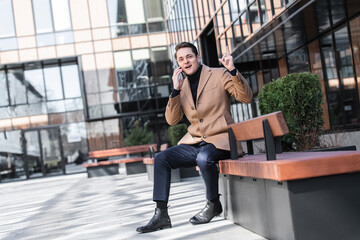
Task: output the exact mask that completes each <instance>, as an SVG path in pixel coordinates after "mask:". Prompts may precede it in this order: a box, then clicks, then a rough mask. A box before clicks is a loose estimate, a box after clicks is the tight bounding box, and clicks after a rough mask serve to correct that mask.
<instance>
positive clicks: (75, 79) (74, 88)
mask: <svg viewBox="0 0 360 240" xmlns="http://www.w3.org/2000/svg"><path fill="white" fill-rule="evenodd" d="M61 74H62V78H63V84H64V94H65V98H75V97H81V90H80V80H79V69H78V66H77V65H68V66H62V67H61Z"/></svg>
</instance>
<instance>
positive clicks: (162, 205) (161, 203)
mask: <svg viewBox="0 0 360 240" xmlns="http://www.w3.org/2000/svg"><path fill="white" fill-rule="evenodd" d="M155 202H156V208H160V209H167V202H164V201H155Z"/></svg>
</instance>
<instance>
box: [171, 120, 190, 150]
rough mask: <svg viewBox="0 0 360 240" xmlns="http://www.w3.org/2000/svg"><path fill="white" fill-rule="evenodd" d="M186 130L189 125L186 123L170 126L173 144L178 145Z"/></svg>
mask: <svg viewBox="0 0 360 240" xmlns="http://www.w3.org/2000/svg"><path fill="white" fill-rule="evenodd" d="M186 132H187V127H186V124H185V123H181V124H178V125H174V126H170V127H169V139H170V144H171V146H175V145H177V144H178V142H179V141H180V139H181V138H182V137H183V136H184V135H185V134H186Z"/></svg>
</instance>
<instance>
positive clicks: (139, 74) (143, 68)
mask: <svg viewBox="0 0 360 240" xmlns="http://www.w3.org/2000/svg"><path fill="white" fill-rule="evenodd" d="M148 65H149V61H148V60H138V61H134V77H135V80H136V82H135V83H134V85H133V86H132V87H138V86H144V85H145V86H147V85H149V74H148Z"/></svg>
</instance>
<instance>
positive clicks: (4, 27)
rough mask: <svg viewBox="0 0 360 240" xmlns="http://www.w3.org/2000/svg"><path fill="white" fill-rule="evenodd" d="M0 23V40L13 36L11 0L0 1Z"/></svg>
mask: <svg viewBox="0 0 360 240" xmlns="http://www.w3.org/2000/svg"><path fill="white" fill-rule="evenodd" d="M0 23H2V24H0V38H4V37H12V36H15V27H14V16H13V9H12V6H11V0H1V1H0ZM4 23H6V24H4Z"/></svg>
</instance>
